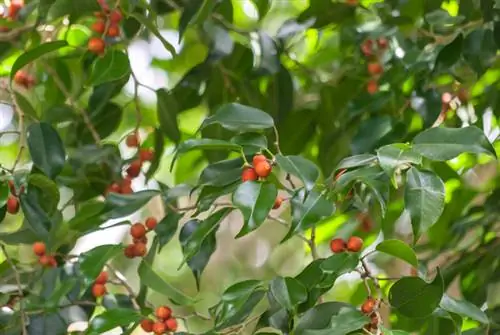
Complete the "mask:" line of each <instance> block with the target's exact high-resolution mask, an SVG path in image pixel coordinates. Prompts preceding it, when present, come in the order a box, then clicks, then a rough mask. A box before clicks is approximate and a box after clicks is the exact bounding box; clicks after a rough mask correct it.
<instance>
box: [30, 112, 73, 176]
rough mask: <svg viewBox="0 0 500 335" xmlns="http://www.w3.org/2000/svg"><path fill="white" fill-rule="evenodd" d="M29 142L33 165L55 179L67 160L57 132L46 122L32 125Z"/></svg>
mask: <svg viewBox="0 0 500 335" xmlns="http://www.w3.org/2000/svg"><path fill="white" fill-rule="evenodd" d="M27 140H28V148H29V150H30V154H31V158H32V160H33V164H35V165H36V167H38V168H39V169H40V170H42V171H43V172H44V173H45V174H46V175H47V176H48V177H49V178H51V179H54V178H55V176H57V175H58V174H59V173H61V171H62V169H63V167H64V162H65V159H66V153H65V152H64V145H63V143H62V140H61V137H59V134H58V133H57V131H56V130H55V129H54V128H52V126H51V125H50V124H48V123H45V122H40V123H32V124H31V125H30V126H29V127H28V130H27Z"/></svg>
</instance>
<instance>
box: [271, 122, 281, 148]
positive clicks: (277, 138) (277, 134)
mask: <svg viewBox="0 0 500 335" xmlns="http://www.w3.org/2000/svg"><path fill="white" fill-rule="evenodd" d="M273 131H274V139H275V142H274V145H275V146H276V151H278V153H279V154H281V149H280V135H279V133H278V128H276V126H273Z"/></svg>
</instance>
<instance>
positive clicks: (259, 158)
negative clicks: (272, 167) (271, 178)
mask: <svg viewBox="0 0 500 335" xmlns="http://www.w3.org/2000/svg"><path fill="white" fill-rule="evenodd" d="M265 161H267V158H266V156H264V155H263V154H257V155H255V156H253V159H252V164H253V166H256V165H257V164H259V163H260V162H265Z"/></svg>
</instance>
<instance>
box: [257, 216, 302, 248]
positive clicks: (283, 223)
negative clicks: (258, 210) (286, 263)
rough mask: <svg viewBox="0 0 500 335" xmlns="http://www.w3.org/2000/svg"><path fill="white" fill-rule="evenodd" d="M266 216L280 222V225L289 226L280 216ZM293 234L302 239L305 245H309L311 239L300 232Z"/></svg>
mask: <svg viewBox="0 0 500 335" xmlns="http://www.w3.org/2000/svg"><path fill="white" fill-rule="evenodd" d="M267 218H268V219H270V220H273V221H276V222H278V223H279V224H281V225H283V226H285V227H288V228H289V227H290V225H289V224H288V222H286V221H285V220H283V219H282V218H279V217H276V216H272V215H268V216H267ZM295 236H297V237H298V238H300V239H301V240H302V241H304V242H305V243H307V245H308V246H309V247H311V241H310V240H309V239H308V238H307V237H305V236H304V235H301V234H296V235H295ZM311 249H312V248H311Z"/></svg>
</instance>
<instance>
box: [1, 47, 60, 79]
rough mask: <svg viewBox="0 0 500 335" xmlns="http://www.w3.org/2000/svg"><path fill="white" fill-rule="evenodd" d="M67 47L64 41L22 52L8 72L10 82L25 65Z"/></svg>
mask: <svg viewBox="0 0 500 335" xmlns="http://www.w3.org/2000/svg"><path fill="white" fill-rule="evenodd" d="M67 45H68V43H67V42H66V41H54V42H47V43H43V44H40V45H38V46H36V47H34V48H32V49H30V50H28V51H26V52H24V53H23V54H22V55H21V56H19V57H18V58H17V59H16V61H15V62H14V64H13V65H12V68H11V70H10V80H11V81H12V79H14V75H15V74H16V72H17V71H19V70H20V69H22V68H23V67H24V66H25V65H28V64H29V63H31V62H32V61H34V60H36V59H38V58H40V57H42V56H44V55H46V54H48V53H50V52H53V51H56V50H58V49H60V48H63V47H65V46H67Z"/></svg>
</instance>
